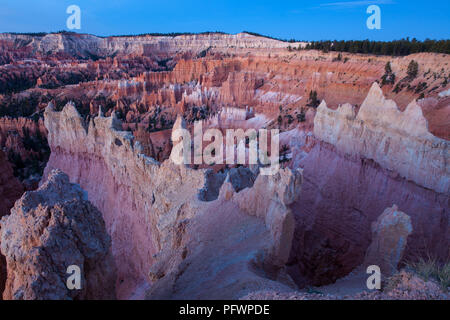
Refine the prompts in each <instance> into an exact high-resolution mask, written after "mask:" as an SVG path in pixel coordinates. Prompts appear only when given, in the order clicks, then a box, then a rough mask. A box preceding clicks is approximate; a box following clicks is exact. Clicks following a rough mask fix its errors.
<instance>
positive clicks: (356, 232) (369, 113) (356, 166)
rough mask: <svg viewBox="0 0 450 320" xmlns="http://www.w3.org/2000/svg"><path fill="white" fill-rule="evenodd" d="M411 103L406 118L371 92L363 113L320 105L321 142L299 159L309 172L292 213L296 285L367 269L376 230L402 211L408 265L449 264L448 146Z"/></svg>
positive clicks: (318, 128)
mask: <svg viewBox="0 0 450 320" xmlns="http://www.w3.org/2000/svg"><path fill="white" fill-rule="evenodd" d="M427 129H428V127H427V122H426V120H425V119H424V117H423V116H422V113H421V109H420V108H419V107H418V106H417V104H416V103H415V102H412V103H411V104H410V105H409V106H408V107H407V109H406V110H405V111H404V112H400V111H399V110H398V109H397V106H396V105H395V103H394V102H393V101H389V100H385V99H384V97H383V95H382V93H381V90H380V88H379V87H378V85H377V84H374V85H373V86H372V89H371V90H370V92H369V94H368V96H367V98H366V99H365V101H364V103H363V104H362V106H361V108H360V110H359V113H358V114H356V111H355V110H354V108H353V107H352V106H351V105H349V104H346V105H343V106H340V107H338V108H337V109H336V110H331V109H329V108H327V106H326V103H325V102H322V104H321V105H320V106H319V108H318V110H317V114H316V116H315V119H314V135H315V139H316V140H317V141H316V142H315V143H314V144H313V147H312V148H310V150H307V153H306V154H305V153H303V154H300V153H299V154H298V156H296V155H294V159H295V158H297V159H296V160H295V161H294V162H295V163H298V164H299V165H300V166H301V167H302V168H303V170H304V171H303V172H304V184H303V188H302V192H301V194H300V196H299V199H298V201H296V202H295V203H294V204H293V205H292V207H293V209H292V210H293V211H294V213H295V217H296V225H297V226H296V231H295V237H294V244H293V250H292V252H291V259H290V262H289V265H290V272H291V275H292V276H293V277H294V278H295V279H296V281H297V283H298V284H300V285H301V284H305V283H311V282H312V283H314V284H316V285H322V284H327V283H330V282H333V281H335V280H336V279H337V278H339V277H341V276H344V275H346V274H347V273H349V272H350V271H351V270H353V269H354V268H355V267H356V266H358V265H360V264H361V263H362V261H363V258H364V255H365V252H366V250H367V248H368V246H369V244H370V241H371V223H372V222H374V221H375V220H376V219H377V217H378V216H379V215H380V214H381V213H382V212H383V210H384V209H385V208H387V207H392V206H393V205H397V206H398V208H399V210H401V211H403V212H407V213H408V215H409V216H410V217H411V223H412V228H413V232H412V234H411V235H410V236H409V238H408V243H407V247H406V252H405V257H404V260H403V261H405V260H408V259H409V260H414V259H416V258H417V257H419V256H425V257H426V256H432V257H434V258H437V259H441V260H443V261H448V259H449V256H450V252H449V244H450V218H449V211H448V208H449V201H450V195H449V189H448V188H449V169H448V163H447V162H448V146H449V141H447V140H443V139H440V138H437V137H435V136H433V135H431V134H430V133H429V132H428V130H427Z"/></svg>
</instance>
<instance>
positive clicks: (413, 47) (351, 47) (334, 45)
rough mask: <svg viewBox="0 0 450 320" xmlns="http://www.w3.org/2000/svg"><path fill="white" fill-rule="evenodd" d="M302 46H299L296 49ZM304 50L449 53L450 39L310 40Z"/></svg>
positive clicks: (371, 52)
mask: <svg viewBox="0 0 450 320" xmlns="http://www.w3.org/2000/svg"><path fill="white" fill-rule="evenodd" d="M301 49H302V48H301V47H299V48H298V50H301ZM303 49H305V50H311V49H314V50H322V51H324V52H329V51H338V52H350V53H367V54H375V55H390V56H406V55H409V54H413V53H419V52H435V53H446V54H450V40H428V39H427V40H425V41H418V40H416V39H412V40H410V39H409V38H407V39H402V40H394V41H370V40H363V41H359V40H356V41H354V40H351V41H343V40H342V41H336V40H335V41H312V42H309V43H308V44H307V45H306V47H305V48H303Z"/></svg>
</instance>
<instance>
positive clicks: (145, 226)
mask: <svg viewBox="0 0 450 320" xmlns="http://www.w3.org/2000/svg"><path fill="white" fill-rule="evenodd" d="M45 126H46V128H47V130H48V132H49V135H48V141H49V145H50V148H51V156H50V160H49V162H48V165H47V167H46V170H45V176H46V175H48V174H49V172H50V170H52V169H55V168H58V169H60V170H62V171H64V172H66V173H67V174H68V176H69V177H70V180H71V181H72V182H76V183H79V184H80V185H81V187H82V188H83V189H85V190H86V191H87V193H88V198H89V201H91V202H92V203H93V204H94V205H95V206H96V207H97V208H98V209H99V210H100V211H101V212H102V213H103V217H104V220H105V223H106V229H107V231H108V233H109V234H110V235H111V238H112V254H113V256H114V258H115V261H116V264H117V268H118V275H117V282H116V286H117V295H118V297H119V298H143V297H145V296H147V297H148V298H176V297H179V298H187V297H188V298H193V297H203V298H214V297H216V298H228V299H230V298H238V297H239V296H241V295H243V294H246V293H248V292H249V290H250V289H258V288H260V289H262V288H264V287H274V288H278V289H280V288H281V289H283V288H284V290H287V288H292V287H293V286H294V287H295V285H294V283H293V282H292V280H291V279H290V277H289V276H288V275H287V274H286V273H285V270H284V265H285V263H286V261H287V258H288V254H289V252H290V245H291V243H292V237H293V216H292V213H291V211H290V210H289V209H288V205H289V204H290V203H291V202H292V201H293V200H294V199H295V198H296V196H297V195H298V192H299V191H300V185H301V172H299V171H294V172H292V171H291V170H290V169H284V170H283V171H280V172H279V173H278V175H275V176H273V177H270V178H266V177H263V176H258V178H257V179H256V181H255V183H254V185H255V186H254V187H253V188H250V189H248V188H247V189H244V190H243V191H241V192H240V193H237V194H235V192H234V188H233V187H232V184H231V183H230V179H232V178H229V179H228V180H227V181H228V182H225V183H223V185H222V187H221V183H219V184H218V185H216V184H215V183H211V182H212V180H214V179H217V177H216V176H215V174H214V173H212V172H211V171H210V170H193V169H189V168H187V167H185V166H178V165H175V164H174V163H173V162H172V161H171V160H170V159H169V160H166V161H164V162H163V163H158V162H157V161H155V160H154V159H152V158H149V157H147V156H145V155H144V154H142V147H141V146H140V143H139V142H136V141H135V140H134V137H133V135H132V134H131V133H130V132H125V131H120V130H121V123H120V121H119V120H117V118H116V117H115V114H114V113H113V114H112V115H111V117H108V118H105V117H103V116H102V115H101V114H100V115H99V116H98V117H96V118H93V119H91V120H90V122H89V123H84V121H83V119H82V118H81V117H80V115H79V114H78V112H77V110H76V108H75V106H74V105H72V104H68V105H66V106H65V107H64V108H63V110H62V111H61V112H57V111H55V110H54V107H53V105H51V104H50V105H49V106H48V107H47V108H46V110H45ZM230 172H231V171H230ZM222 181H223V180H222ZM213 186H215V187H213ZM218 188H221V189H220V194H222V196H220V194H219V189H218ZM227 188H228V189H227ZM200 193H202V195H203V196H204V198H207V199H212V200H213V199H216V200H213V201H209V202H204V201H200V200H199V195H200ZM205 194H206V196H205ZM251 203H254V204H255V206H256V207H255V208H251V207H249V205H250V204H251ZM264 203H265V204H264ZM255 215H256V216H255ZM225 225H229V228H228V227H224V226H225ZM219 248H220V249H219ZM220 261H221V262H220ZM226 266H228V267H226ZM224 268H225V269H224ZM149 270H150V274H149ZM205 270H206V271H205ZM264 270H267V271H264ZM238 271H239V272H238ZM265 272H268V273H269V274H270V277H269V278H268V277H267V276H264V273H265ZM150 280H151V281H150ZM280 281H281V282H280ZM229 283H234V285H233V286H229ZM221 286H224V288H221ZM175 288H176V290H175ZM219 288H220V289H219ZM225 288H226V290H225ZM222 289H223V290H222ZM174 290H175V291H174Z"/></svg>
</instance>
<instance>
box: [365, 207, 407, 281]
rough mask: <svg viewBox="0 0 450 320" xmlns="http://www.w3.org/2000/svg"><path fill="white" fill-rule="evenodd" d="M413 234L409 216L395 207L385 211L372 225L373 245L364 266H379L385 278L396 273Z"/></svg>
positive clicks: (368, 250) (368, 251)
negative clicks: (408, 240) (409, 237)
mask: <svg viewBox="0 0 450 320" xmlns="http://www.w3.org/2000/svg"><path fill="white" fill-rule="evenodd" d="M411 232H412V225H411V218H410V217H409V216H408V215H407V214H405V213H403V212H401V211H399V210H398V207H397V206H395V205H394V206H393V207H392V208H387V209H386V210H384V212H383V214H382V215H380V216H379V217H378V219H377V221H376V222H375V223H373V225H372V243H371V244H370V246H369V248H368V249H367V252H366V257H365V258H364V263H363V265H364V266H370V265H377V266H379V267H380V270H381V274H382V275H383V276H384V277H389V276H391V275H393V274H394V273H396V272H397V268H398V264H399V263H400V261H401V259H402V257H403V252H404V250H405V248H406V244H407V239H408V236H409V235H410V234H411Z"/></svg>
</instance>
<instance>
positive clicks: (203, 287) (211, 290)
mask: <svg viewBox="0 0 450 320" xmlns="http://www.w3.org/2000/svg"><path fill="white" fill-rule="evenodd" d="M300 188H301V172H300V171H296V172H292V171H291V170H289V169H283V170H280V172H278V173H277V174H275V175H273V176H263V175H259V176H258V177H257V179H256V181H255V184H254V186H253V187H252V188H246V189H244V190H242V191H241V192H239V193H238V192H236V191H235V190H234V188H233V186H232V184H231V182H230V181H229V178H227V179H226V181H225V182H224V184H223V185H222V187H221V189H220V195H219V198H218V199H217V200H215V201H210V202H199V201H194V202H191V203H190V204H189V205H186V206H184V207H183V208H182V214H183V216H184V217H185V219H184V220H181V221H180V224H176V230H177V237H176V238H175V239H174V240H172V242H171V245H170V246H166V247H165V248H163V250H161V252H160V253H158V255H157V259H156V261H157V262H156V263H155V264H153V265H152V267H151V268H150V279H152V280H153V281H154V282H153V283H152V285H151V288H150V290H149V291H148V292H147V298H150V299H168V298H170V299H237V298H239V297H242V296H243V295H245V294H247V293H248V292H250V291H252V290H254V289H255V288H260V289H263V288H278V289H277V290H281V291H286V290H292V288H295V284H294V283H293V281H292V280H291V279H290V277H289V276H288V275H287V274H286V272H285V264H286V261H287V259H288V256H289V252H290V247H291V243H292V236H293V231H294V230H293V227H294V224H293V216H292V212H291V211H290V210H289V209H288V207H287V205H288V204H289V203H290V202H291V201H292V199H293V198H295V197H296V196H297V195H298V192H299V191H300ZM193 212H195V215H194V214H193ZM186 217H190V221H189V220H187V219H186ZM260 289H257V290H260Z"/></svg>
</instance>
